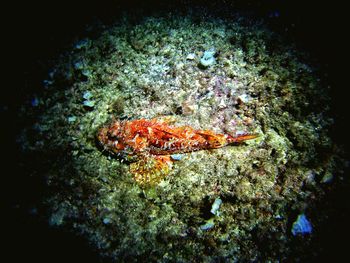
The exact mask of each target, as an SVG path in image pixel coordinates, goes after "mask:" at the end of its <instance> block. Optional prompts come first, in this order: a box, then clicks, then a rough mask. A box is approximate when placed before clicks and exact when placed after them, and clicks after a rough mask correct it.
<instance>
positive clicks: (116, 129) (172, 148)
mask: <svg viewBox="0 0 350 263" xmlns="http://www.w3.org/2000/svg"><path fill="white" fill-rule="evenodd" d="M256 137H257V135H256V134H242V135H239V136H231V135H228V134H217V133H214V132H213V131H210V130H196V129H194V128H192V127H190V126H180V127H177V126H173V125H171V124H170V123H169V120H168V121H167V120H161V119H150V120H147V119H139V120H132V121H119V120H116V121H113V122H112V123H111V124H110V125H109V126H106V127H103V128H102V129H100V131H99V133H98V135H97V138H98V140H99V142H100V144H101V145H102V146H103V147H104V149H106V150H108V151H109V152H112V153H114V154H117V155H122V156H124V157H125V156H126V157H127V158H128V159H136V160H137V161H136V162H134V163H132V164H131V166H130V171H131V173H133V174H134V178H135V180H136V181H138V182H139V183H141V184H153V183H156V182H158V181H159V180H161V179H162V178H163V177H164V176H165V175H166V174H167V173H169V171H170V169H171V166H172V162H173V160H172V159H171V158H170V155H171V154H176V153H188V152H193V151H199V150H206V149H216V148H221V147H224V146H226V145H229V144H233V143H239V142H242V141H245V140H250V139H254V138H256Z"/></svg>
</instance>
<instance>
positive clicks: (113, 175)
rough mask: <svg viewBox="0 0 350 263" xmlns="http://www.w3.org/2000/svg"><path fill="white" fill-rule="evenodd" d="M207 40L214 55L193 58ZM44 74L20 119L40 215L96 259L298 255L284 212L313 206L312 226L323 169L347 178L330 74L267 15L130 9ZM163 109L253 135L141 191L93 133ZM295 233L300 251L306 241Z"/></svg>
mask: <svg viewBox="0 0 350 263" xmlns="http://www.w3.org/2000/svg"><path fill="white" fill-rule="evenodd" d="M212 48H215V59H214V57H212V58H211V59H210V64H205V65H204V67H202V68H201V67H198V65H199V64H200V63H202V64H203V61H201V60H202V58H203V57H206V56H207V55H206V54H205V53H204V51H205V50H212ZM212 56H214V54H212ZM213 61H214V62H215V63H212V62H213ZM205 63H206V62H205ZM50 72H51V73H50V74H49V75H48V78H47V80H45V81H44V82H43V83H44V84H43V85H44V87H43V90H42V93H41V94H36V97H35V101H32V102H28V105H24V106H23V107H22V109H21V112H20V116H19V119H22V120H25V123H26V125H27V126H26V128H25V129H24V130H23V132H22V133H21V134H20V136H19V139H18V141H19V143H20V145H21V147H22V151H23V154H24V155H25V156H32V158H30V159H29V158H28V160H30V162H33V160H34V163H31V167H34V168H33V174H35V175H36V176H42V177H43V178H45V181H46V184H47V194H46V197H45V200H43V203H45V207H48V211H45V213H44V214H47V215H48V216H47V221H48V222H49V223H50V225H52V226H57V227H62V228H63V227H67V228H69V229H70V230H72V231H73V232H76V233H79V234H81V235H83V236H84V237H85V238H86V239H88V240H89V242H90V243H91V246H92V247H94V248H95V249H96V250H98V252H99V253H100V254H101V256H102V257H106V258H109V259H114V260H117V259H118V260H119V261H125V262H130V261H131V262H132V261H137V260H141V259H144V257H145V256H147V258H148V259H149V261H150V262H155V261H158V262H164V261H166V262H167V261H171V262H188V261H190V260H195V261H198V262H214V261H220V260H222V261H224V260H229V261H234V262H236V261H256V260H267V261H283V260H286V259H288V258H290V257H291V256H293V257H295V255H291V254H292V253H293V250H291V249H290V245H291V244H292V242H293V238H295V237H294V236H291V235H290V233H291V225H290V220H294V219H295V216H292V214H300V212H301V211H305V210H308V211H310V212H308V215H309V216H310V218H311V220H312V222H313V226H314V229H316V228H317V222H318V220H322V217H318V219H317V218H313V217H316V214H317V213H316V212H313V207H314V206H315V204H316V201H315V200H317V199H318V198H322V197H323V196H324V195H325V191H324V188H323V185H322V183H321V182H320V179H321V178H322V177H323V176H325V175H333V176H332V178H333V180H332V182H330V183H329V184H332V183H333V181H336V180H337V179H336V178H337V176H338V177H341V176H342V175H341V173H339V171H341V168H339V167H341V164H342V159H341V158H340V157H339V155H338V152H337V148H336V147H335V146H334V145H333V143H332V141H331V139H330V137H329V131H328V130H329V128H330V126H331V125H332V121H333V120H332V118H331V116H330V115H329V107H328V104H329V95H328V94H327V83H325V82H324V81H323V79H322V76H319V75H318V73H317V69H316V68H313V66H312V65H311V64H308V61H307V55H306V54H303V53H301V52H299V51H297V50H296V49H295V47H293V46H292V45H290V44H286V41H285V40H283V38H281V37H280V36H278V35H276V34H274V33H272V32H271V31H269V30H268V29H266V28H265V27H264V26H263V25H261V23H256V24H255V23H252V22H251V21H250V22H249V23H248V22H247V21H246V20H245V19H244V18H243V17H240V16H238V15H233V16H232V18H231V19H228V20H227V21H226V20H224V19H216V18H211V17H209V16H203V17H202V16H199V17H194V16H190V15H189V16H185V17H184V16H182V17H177V16H176V15H173V16H171V15H168V16H167V17H148V18H145V19H143V20H140V21H137V22H135V21H134V20H129V19H128V17H127V16H126V17H124V18H123V19H122V20H121V21H120V22H119V23H117V24H115V26H113V27H110V28H108V29H106V30H105V31H104V32H102V33H101V34H100V35H99V36H98V37H97V38H95V39H81V40H79V41H77V42H76V43H74V44H72V49H71V50H68V51H67V52H66V53H65V54H62V56H60V59H58V61H57V64H56V66H55V68H53V69H52V70H51V71H50ZM163 116H172V117H173V118H174V119H175V121H176V124H177V125H179V126H181V125H182V126H186V125H188V126H192V127H194V128H196V129H208V130H213V131H214V132H217V133H227V134H232V135H239V134H242V133H245V132H251V133H258V134H259V135H260V136H259V138H258V139H256V140H252V141H247V142H245V143H242V144H240V145H235V146H228V147H225V148H221V149H215V150H210V151H199V152H194V153H191V154H183V155H181V156H175V155H174V156H172V158H173V159H174V160H177V162H176V163H175V164H174V167H173V169H172V171H171V173H170V174H169V175H168V176H167V177H165V178H164V179H163V180H162V181H161V182H160V183H159V184H157V185H155V186H153V187H149V188H143V187H140V186H139V185H138V184H137V183H136V182H135V181H134V180H133V178H132V176H131V175H130V173H129V169H128V168H129V165H130V163H128V162H125V161H124V160H120V159H118V158H113V157H112V156H109V155H107V154H106V153H105V152H103V150H101V149H100V148H99V147H98V145H97V143H96V133H97V131H98V130H99V129H100V128H101V127H102V126H104V125H105V124H106V123H108V122H110V121H111V120H112V118H116V119H141V118H145V119H151V118H155V117H163ZM33 156H34V157H35V158H34V157H33ZM28 162H29V161H28ZM35 167H40V169H39V168H38V169H37V170H36V169H35ZM218 214H219V215H218ZM311 235H312V233H311ZM303 242H304V243H302V244H300V249H302V248H303V247H307V244H308V242H310V241H309V239H307V238H306V239H304V240H303Z"/></svg>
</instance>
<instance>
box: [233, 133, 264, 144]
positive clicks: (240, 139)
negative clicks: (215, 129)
mask: <svg viewBox="0 0 350 263" xmlns="http://www.w3.org/2000/svg"><path fill="white" fill-rule="evenodd" d="M257 137H259V134H257V133H252V134H242V135H237V136H231V135H227V143H228V144H231V143H240V142H243V141H247V140H252V139H255V138H257Z"/></svg>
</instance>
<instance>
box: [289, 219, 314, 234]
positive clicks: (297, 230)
mask: <svg viewBox="0 0 350 263" xmlns="http://www.w3.org/2000/svg"><path fill="white" fill-rule="evenodd" d="M311 232H312V225H311V223H310V221H309V220H308V219H307V218H306V216H305V214H300V215H299V216H298V218H297V220H295V222H294V223H293V226H292V234H293V236H296V235H298V234H301V235H305V234H310V233H311Z"/></svg>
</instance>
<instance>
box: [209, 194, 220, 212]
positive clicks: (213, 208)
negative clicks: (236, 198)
mask: <svg viewBox="0 0 350 263" xmlns="http://www.w3.org/2000/svg"><path fill="white" fill-rule="evenodd" d="M221 204H222V200H221V199H220V198H216V199H215V201H214V203H213V205H212V206H211V210H210V213H212V214H214V215H219V211H218V210H219V208H220V205H221Z"/></svg>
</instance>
